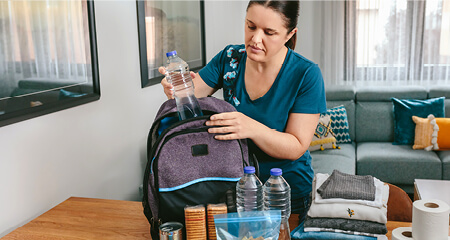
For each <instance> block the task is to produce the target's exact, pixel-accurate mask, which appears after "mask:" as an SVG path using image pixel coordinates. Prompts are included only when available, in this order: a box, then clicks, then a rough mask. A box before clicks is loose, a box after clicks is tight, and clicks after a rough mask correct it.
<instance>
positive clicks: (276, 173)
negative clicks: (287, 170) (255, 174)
mask: <svg viewBox="0 0 450 240" xmlns="http://www.w3.org/2000/svg"><path fill="white" fill-rule="evenodd" d="M281 174H283V170H281V168H272V169H270V175H272V176H281Z"/></svg>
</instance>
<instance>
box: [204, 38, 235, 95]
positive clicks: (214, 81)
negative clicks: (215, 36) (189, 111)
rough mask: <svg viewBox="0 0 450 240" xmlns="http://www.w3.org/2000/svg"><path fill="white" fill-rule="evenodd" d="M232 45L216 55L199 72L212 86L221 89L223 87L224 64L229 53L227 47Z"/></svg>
mask: <svg viewBox="0 0 450 240" xmlns="http://www.w3.org/2000/svg"><path fill="white" fill-rule="evenodd" d="M229 47H230V46H227V47H225V48H224V49H223V50H222V51H220V52H219V53H218V54H217V55H216V56H214V58H213V59H211V61H209V63H208V64H207V65H206V66H205V67H204V68H202V69H201V70H200V71H199V72H198V74H199V75H200V77H201V78H202V79H203V81H204V82H205V83H206V84H207V85H208V86H210V87H212V88H215V89H219V88H222V84H223V71H224V64H225V60H226V55H227V49H228V48H229Z"/></svg>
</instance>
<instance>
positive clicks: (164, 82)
mask: <svg viewBox="0 0 450 240" xmlns="http://www.w3.org/2000/svg"><path fill="white" fill-rule="evenodd" d="M158 71H159V73H161V74H162V75H165V74H166V69H165V68H164V67H159V68H158ZM161 85H162V87H163V89H164V94H166V96H167V98H168V99H173V85H172V84H170V83H169V82H168V81H167V79H166V78H163V79H162V80H161Z"/></svg>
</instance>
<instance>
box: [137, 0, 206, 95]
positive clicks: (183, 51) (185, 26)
mask: <svg viewBox="0 0 450 240" xmlns="http://www.w3.org/2000/svg"><path fill="white" fill-rule="evenodd" d="M136 9H137V20H138V35H139V57H140V67H141V87H142V88H145V87H148V86H152V85H154V84H158V83H160V82H161V80H162V79H163V78H164V76H163V75H162V74H160V73H159V72H158V68H159V67H161V66H164V65H165V64H166V59H167V58H166V56H165V54H166V53H167V52H170V51H174V50H175V51H177V53H178V56H179V57H180V58H182V59H183V60H184V61H186V62H187V63H188V65H189V67H190V70H191V71H198V70H200V69H201V68H203V67H204V66H205V65H206V51H205V21H204V1H203V0H191V1H149V0H146V1H142V0H137V1H136Z"/></svg>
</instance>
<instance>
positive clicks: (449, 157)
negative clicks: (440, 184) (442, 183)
mask: <svg viewBox="0 0 450 240" xmlns="http://www.w3.org/2000/svg"><path fill="white" fill-rule="evenodd" d="M436 153H437V154H438V156H439V158H440V159H441V161H442V179H443V180H450V150H449V151H437V152H436Z"/></svg>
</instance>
